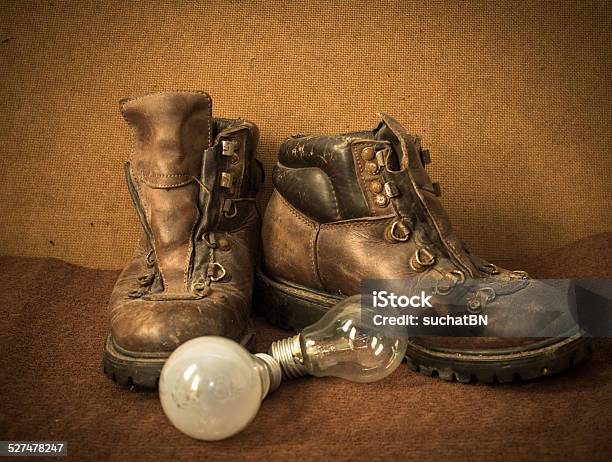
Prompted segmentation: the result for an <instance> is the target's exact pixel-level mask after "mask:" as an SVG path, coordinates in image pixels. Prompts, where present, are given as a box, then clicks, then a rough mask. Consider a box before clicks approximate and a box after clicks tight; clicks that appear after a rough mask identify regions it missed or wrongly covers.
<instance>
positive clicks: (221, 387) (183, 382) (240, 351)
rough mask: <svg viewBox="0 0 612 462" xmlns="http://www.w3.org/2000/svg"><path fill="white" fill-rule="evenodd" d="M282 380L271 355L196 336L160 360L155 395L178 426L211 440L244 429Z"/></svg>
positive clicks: (217, 338)
mask: <svg viewBox="0 0 612 462" xmlns="http://www.w3.org/2000/svg"><path fill="white" fill-rule="evenodd" d="M280 381H281V371H280V368H279V366H278V363H277V362H276V361H275V360H274V359H273V358H271V357H270V356H268V355H266V354H257V355H252V354H250V353H249V352H248V351H247V350H245V349H244V348H243V347H242V346H241V345H239V344H238V343H236V342H234V341H232V340H229V339H226V338H222V337H212V336H209V337H199V338H195V339H193V340H189V341H188V342H185V343H184V344H183V345H181V346H180V347H178V348H177V349H176V350H175V351H174V352H173V353H172V354H171V355H170V357H169V358H168V360H167V361H166V363H165V364H164V367H163V369H162V371H161V376H160V379H159V399H160V401H161V405H162V408H163V410H164V412H165V413H166V416H167V417H168V419H169V420H170V422H172V424H173V425H174V426H175V427H176V428H178V429H179V430H181V431H182V432H183V433H186V434H187V435H189V436H191V437H193V438H197V439H200V440H206V441H215V440H220V439H223V438H228V437H230V436H232V435H234V434H236V433H238V432H239V431H241V430H242V429H244V428H245V427H246V426H247V425H248V424H249V423H250V422H251V421H252V420H253V419H254V418H255V415H256V414H257V411H258V410H259V406H260V404H261V401H262V399H264V398H265V397H266V395H267V394H268V393H269V392H270V391H273V390H274V389H276V388H277V387H278V386H279V384H280Z"/></svg>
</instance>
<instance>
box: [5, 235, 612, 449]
mask: <svg viewBox="0 0 612 462" xmlns="http://www.w3.org/2000/svg"><path fill="white" fill-rule="evenodd" d="M611 249H612V233H609V234H601V235H598V236H593V237H591V238H588V239H585V240H582V241H580V242H578V243H576V244H575V245H572V246H568V247H565V248H562V249H561V250H559V251H556V252H552V253H549V254H547V255H544V256H542V257H541V258H538V259H537V260H536V261H534V260H530V261H529V262H525V263H528V264H527V265H526V266H524V267H525V268H526V269H529V270H532V271H534V272H535V273H534V276H549V277H551V276H558V277H560V276H574V277H575V276H584V277H610V276H612V252H611ZM529 264H531V267H530V266H529ZM116 276H117V272H115V271H103V270H90V269H84V268H81V267H78V266H74V265H71V264H68V263H65V262H62V261H60V260H56V259H49V258H45V259H43V258H36V259H26V258H16V257H1V258H0V277H1V280H2V291H1V292H0V304H1V305H0V306H2V313H3V314H2V316H1V317H0V340H1V343H0V348H1V354H0V374H1V375H0V400H1V406H0V440H66V441H68V452H69V455H70V457H71V458H72V459H74V460H107V459H112V460H189V461H193V460H295V459H299V460H306V461H311V460H335V459H337V460H349V459H350V460H602V461H604V460H607V461H609V460H611V459H612V434H611V429H612V412H611V411H612V368H610V367H608V366H609V364H610V362H611V361H612V341H610V340H603V339H598V340H596V342H595V348H594V355H593V357H592V359H591V361H589V362H588V363H586V364H584V365H582V366H580V367H578V368H577V369H575V370H571V371H568V372H567V373H564V374H562V375H559V376H556V377H551V378H547V379H545V380H540V381H536V382H531V383H526V384H512V385H503V386H499V385H498V386H486V385H479V384H472V385H462V384H458V383H446V382H443V381H441V380H438V379H432V378H430V377H425V376H422V375H419V374H416V373H413V372H411V371H409V370H408V368H407V367H405V366H402V367H400V369H399V370H398V371H396V372H395V373H394V374H393V375H392V376H391V377H389V378H388V379H386V380H384V381H382V382H378V383H374V384H370V385H357V384H353V383H349V382H344V381H342V380H339V379H315V378H302V379H299V380H295V381H293V382H287V383H285V384H283V385H282V386H281V387H280V389H278V390H277V391H276V392H275V393H273V394H272V395H271V396H269V397H268V398H267V399H266V400H265V402H264V403H263V405H262V407H261V410H260V412H259V415H258V416H257V417H256V419H255V421H254V422H253V423H252V424H251V425H250V426H249V427H248V428H247V429H246V430H245V431H244V432H242V433H240V434H238V435H237V436H235V437H233V438H231V439H228V440H225V441H220V442H215V443H205V442H198V441H195V440H192V439H190V438H188V437H187V436H185V435H183V434H181V433H180V432H179V431H178V430H176V429H174V427H172V426H171V425H170V423H169V422H168V421H167V420H166V418H165V416H164V414H163V412H162V409H161V407H160V403H159V400H158V398H157V393H156V392H153V391H145V390H138V389H128V388H124V387H121V386H118V385H116V384H115V383H113V382H112V381H110V380H108V379H107V378H106V377H105V376H104V375H103V374H102V371H101V355H102V346H103V343H104V339H105V337H106V335H107V310H106V303H107V299H108V297H109V295H110V291H111V289H112V287H113V283H114V279H115V277H116ZM256 324H257V330H258V334H259V338H258V343H257V348H258V351H265V350H266V349H267V347H268V345H269V344H270V342H271V341H272V340H274V339H278V338H280V337H282V336H285V335H287V334H288V333H287V332H283V331H280V330H278V329H275V328H272V327H270V326H268V325H267V324H266V323H265V322H263V321H261V320H258V321H257V323H256Z"/></svg>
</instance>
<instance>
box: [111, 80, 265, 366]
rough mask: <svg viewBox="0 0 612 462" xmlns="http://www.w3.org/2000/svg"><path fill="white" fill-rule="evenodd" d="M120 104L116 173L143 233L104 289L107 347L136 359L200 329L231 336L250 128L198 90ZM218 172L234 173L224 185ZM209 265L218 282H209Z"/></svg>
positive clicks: (250, 253)
mask: <svg viewBox="0 0 612 462" xmlns="http://www.w3.org/2000/svg"><path fill="white" fill-rule="evenodd" d="M121 110H122V113H123V115H124V117H125V118H126V120H127V121H128V122H129V123H130V126H132V127H134V133H135V142H134V143H135V147H134V152H133V153H132V155H131V156H130V160H129V161H128V163H127V164H126V179H127V182H128V189H129V190H130V193H131V194H132V198H133V200H134V205H135V207H136V210H137V212H138V214H139V217H140V219H141V222H142V224H143V228H144V230H145V236H143V239H142V240H141V242H140V244H139V246H138V249H137V251H136V253H135V255H134V257H133V259H132V261H131V262H130V263H129V264H128V265H127V266H126V267H125V268H124V270H123V272H122V273H121V275H120V276H119V279H118V280H117V283H116V285H115V288H114V289H113V293H112V295H111V300H110V304H109V305H110V311H111V335H112V338H113V341H114V342H115V345H116V346H117V347H118V348H121V349H123V350H124V351H127V352H130V353H133V354H135V355H137V356H138V355H146V354H149V353H151V354H156V353H160V354H164V353H169V352H171V351H172V350H173V349H174V348H176V347H177V346H178V345H180V344H181V343H183V342H184V341H186V340H189V339H190V338H193V337H197V336H202V335H220V336H226V337H229V338H232V339H234V340H236V341H240V340H241V339H242V338H243V337H244V336H245V333H246V332H247V331H249V324H250V322H249V313H250V306H251V296H252V290H253V272H254V267H255V260H256V249H257V245H258V240H259V229H260V218H259V213H258V211H257V209H256V206H255V201H254V198H255V195H256V193H257V189H258V187H259V183H260V180H261V174H260V173H259V167H258V166H257V164H256V160H255V158H254V156H255V147H256V145H257V141H258V130H257V127H256V126H255V124H253V123H251V122H249V121H246V120H240V119H238V120H231V119H213V118H212V117H211V102H210V98H209V97H208V95H206V94H205V93H201V92H163V93H156V94H151V95H146V96H144V97H141V98H137V99H134V100H124V102H123V103H122V106H121ZM224 141H229V142H232V143H236V150H235V154H234V155H233V156H225V155H223V153H222V146H223V142H224ZM224 172H225V173H231V174H232V175H233V176H234V180H235V181H234V182H233V183H232V185H231V187H223V186H222V184H221V175H222V173H224ZM227 201H231V203H232V208H231V213H230V214H228V213H227V212H226V211H224V210H223V205H224V204H225V203H226V202H227ZM211 263H214V265H215V266H214V268H213V270H214V274H213V276H219V280H214V281H213V280H212V279H210V271H211V269H210V265H211ZM220 268H223V270H224V271H225V275H224V276H223V277H221V276H222V274H221V269H220Z"/></svg>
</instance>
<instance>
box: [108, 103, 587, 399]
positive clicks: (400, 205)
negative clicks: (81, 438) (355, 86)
mask: <svg viewBox="0 0 612 462" xmlns="http://www.w3.org/2000/svg"><path fill="white" fill-rule="evenodd" d="M121 113H122V114H123V117H124V118H125V120H126V121H127V122H128V124H129V125H130V127H131V128H132V129H133V133H134V149H133V152H132V154H131V156H130V158H129V161H128V162H127V163H126V165H125V175H126V180H127V185H128V189H129V191H130V194H131V196H132V199H133V202H134V206H135V208H136V211H137V213H138V217H139V218H140V221H141V223H142V226H143V228H144V234H143V237H142V239H141V240H140V243H139V245H138V247H137V250H136V253H135V255H134V257H133V259H132V261H131V262H130V263H129V264H128V265H127V266H126V267H125V269H124V270H123V272H122V273H121V275H120V276H119V278H118V280H117V283H116V285H115V288H114V290H113V293H112V296H111V300H110V313H111V320H110V324H111V329H110V331H111V332H110V335H109V336H108V339H107V342H106V345H105V352H104V370H105V372H106V374H107V375H109V376H110V377H112V378H113V379H114V380H116V381H117V382H119V383H123V384H130V383H132V384H135V385H140V386H147V387H155V386H156V384H157V380H158V377H159V373H160V371H161V368H162V366H163V364H164V361H165V360H166V358H167V357H168V356H169V355H170V353H171V352H172V351H173V350H174V349H175V348H177V347H178V346H179V345H181V344H182V343H184V342H186V341H187V340H189V339H192V338H194V337H199V336H203V335H217V336H224V337H229V338H231V339H233V340H235V341H237V342H240V343H241V344H242V345H243V346H245V347H246V348H247V349H252V348H253V347H254V339H255V331H254V328H253V324H252V321H251V319H250V311H251V301H252V297H253V296H254V299H255V302H254V306H255V309H256V311H258V312H259V313H261V314H262V315H264V316H265V317H266V318H267V319H268V320H270V321H271V322H272V323H273V324H276V325H279V326H281V327H284V328H289V329H296V330H299V329H301V328H303V327H305V326H306V325H308V324H310V323H312V322H314V321H316V320H317V319H319V318H320V317H321V316H322V315H323V314H324V313H325V312H326V311H327V310H328V309H329V308H330V307H332V306H333V305H334V304H336V303H337V302H338V301H339V300H341V299H342V298H344V297H347V296H350V295H353V294H356V293H359V292H360V290H361V283H362V281H363V280H365V279H378V280H381V279H403V280H411V281H414V282H415V287H418V284H419V281H426V280H427V281H432V280H433V281H436V282H437V283H439V284H441V285H442V286H444V287H445V288H446V289H445V290H448V292H451V291H452V290H453V289H454V288H455V287H459V286H461V284H462V283H463V282H464V281H465V279H466V278H471V279H477V280H481V279H482V280H490V281H497V282H500V283H501V285H502V287H505V288H506V289H505V290H502V291H499V293H497V294H495V296H494V301H492V299H491V294H490V293H488V294H485V296H484V297H481V299H479V298H478V294H476V297H475V304H470V307H468V308H469V311H470V312H486V310H487V309H489V308H490V306H492V305H496V306H502V307H506V308H508V309H507V310H497V311H495V310H492V313H494V312H501V313H504V314H503V316H505V318H504V319H500V320H499V321H500V323H502V324H504V325H508V326H511V327H512V328H513V329H517V328H518V329H519V330H520V326H521V325H523V324H524V323H528V322H529V320H530V319H532V316H531V315H530V316H524V313H530V314H532V313H533V312H534V311H536V312H537V311H538V310H539V309H540V308H541V309H542V310H544V309H545V308H546V303H547V301H546V300H545V299H543V298H542V297H541V296H535V297H532V296H531V295H532V294H536V295H537V294H540V293H541V291H540V292H538V287H537V286H536V285H537V283H538V281H533V280H529V279H527V275H526V274H525V273H524V272H521V271H508V270H505V269H502V268H499V267H497V266H495V265H493V264H491V263H488V262H486V261H484V260H482V259H480V258H478V257H476V256H474V255H472V254H471V253H470V252H469V250H468V249H467V248H466V246H465V245H464V244H463V243H462V242H461V241H460V240H459V239H458V238H457V237H456V236H455V234H454V233H453V230H452V228H451V225H450V222H449V219H448V217H447V215H446V213H445V211H444V208H443V207H442V205H441V202H440V200H439V195H440V189H439V186H438V185H437V184H436V183H432V182H431V181H430V179H429V176H428V175H427V173H426V171H425V168H424V167H425V165H427V164H428V163H429V162H430V159H429V152H428V151H427V150H426V149H424V148H423V147H422V146H421V141H420V139H419V138H418V137H415V136H414V135H411V134H409V133H407V132H406V130H405V129H404V128H403V127H402V126H401V125H400V124H399V123H398V122H397V121H396V120H395V119H393V118H392V117H390V116H388V115H384V114H383V115H382V116H381V119H382V120H381V122H380V124H379V125H378V126H377V127H376V128H375V129H373V130H371V131H360V132H353V133H346V134H342V135H334V136H303V135H296V136H293V137H291V138H289V139H287V140H285V141H284V142H283V143H282V145H281V148H280V154H279V159H278V163H277V164H276V167H275V168H274V172H273V177H272V181H273V183H274V192H273V194H272V197H271V199H270V201H269V203H268V206H267V209H266V212H265V215H264V218H263V225H262V224H261V220H260V215H259V213H258V210H257V208H256V203H255V196H256V193H257V191H258V188H259V186H260V184H261V182H262V180H263V169H262V167H261V164H259V162H258V161H257V160H256V159H255V149H256V145H257V142H258V130H257V127H256V125H255V124H254V123H252V122H249V121H247V120H242V119H235V120H234V119H222V118H213V117H212V104H211V99H210V97H209V96H208V95H207V94H206V93H203V92H191V91H177V92H162V93H155V94H149V95H145V96H143V97H139V98H135V99H127V100H123V101H122V102H121ZM260 230H261V239H260ZM260 244H261V245H260ZM260 248H261V252H259V251H258V250H259V249H260ZM259 253H261V255H259ZM254 286H255V288H254ZM448 292H441V293H448ZM508 311H510V312H512V313H513V314H512V317H510V318H508V315H507V313H508ZM493 316H495V315H494V314H493ZM562 322H565V321H562ZM500 323H497V324H495V323H490V324H493V325H498V326H499V325H500ZM483 329H484V330H483V331H481V332H479V335H478V336H476V337H445V336H438V337H434V336H423V337H416V338H411V339H410V340H409V347H408V352H407V354H406V358H407V362H408V365H409V366H410V367H411V368H412V369H413V370H420V371H421V372H424V373H427V374H430V375H439V376H440V377H442V378H444V379H447V380H458V381H461V382H469V381H480V382H494V381H499V382H508V381H512V380H514V379H516V378H517V377H518V378H521V379H532V378H536V377H540V376H542V375H548V374H552V373H555V372H559V371H561V370H563V369H566V368H568V367H571V366H572V365H573V364H574V363H577V362H579V361H581V360H582V359H584V358H586V357H587V355H588V353H589V352H590V342H589V339H588V338H586V337H584V336H582V335H581V334H580V332H579V331H578V330H576V329H575V326H574V324H573V323H572V321H571V320H569V319H568V320H567V332H568V334H567V336H565V337H563V338H557V337H554V338H520V337H518V338H517V337H516V336H514V337H506V336H499V333H500V331H499V328H497V329H498V330H495V329H491V330H490V332H489V331H487V330H486V329H487V328H483ZM296 360H299V359H297V358H296Z"/></svg>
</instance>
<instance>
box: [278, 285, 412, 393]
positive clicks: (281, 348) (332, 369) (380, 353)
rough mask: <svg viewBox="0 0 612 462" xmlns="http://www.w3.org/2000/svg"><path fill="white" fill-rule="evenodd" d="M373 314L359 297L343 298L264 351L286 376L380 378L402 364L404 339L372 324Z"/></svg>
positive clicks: (397, 331)
mask: <svg viewBox="0 0 612 462" xmlns="http://www.w3.org/2000/svg"><path fill="white" fill-rule="evenodd" d="M375 314H376V311H375V310H374V309H373V308H371V307H369V306H368V305H367V304H366V303H363V304H362V296H361V295H355V296H352V297H349V298H346V299H345V300H343V301H341V302H340V303H338V304H337V305H336V306H334V307H333V308H332V309H330V310H329V311H328V312H327V313H326V314H325V315H324V316H323V317H322V318H321V319H320V320H319V321H317V322H316V323H314V324H312V325H310V326H308V327H306V328H305V329H304V330H303V331H302V332H301V333H300V334H298V335H296V336H295V337H289V338H286V339H284V340H280V341H278V342H274V343H273V344H272V346H271V347H270V350H269V354H270V355H271V356H273V357H274V358H275V359H276V360H277V361H278V362H279V363H280V366H281V368H282V371H283V377H285V378H288V379H291V378H296V377H299V376H302V375H305V374H311V375H314V376H317V377H326V376H333V377H340V378H343V379H346V380H350V381H353V382H375V381H377V380H381V379H383V378H385V377H387V376H388V375H389V374H391V373H392V372H393V371H394V370H395V369H397V367H398V366H399V365H400V364H401V362H402V360H403V358H404V355H405V353H406V348H407V345H408V339H407V338H406V335H405V333H403V332H402V331H401V330H400V328H395V329H393V328H389V327H385V328H384V330H383V329H381V328H380V327H377V326H375V325H374V324H373V322H372V321H373V319H374V315H375ZM387 314H389V313H388V310H387Z"/></svg>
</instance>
